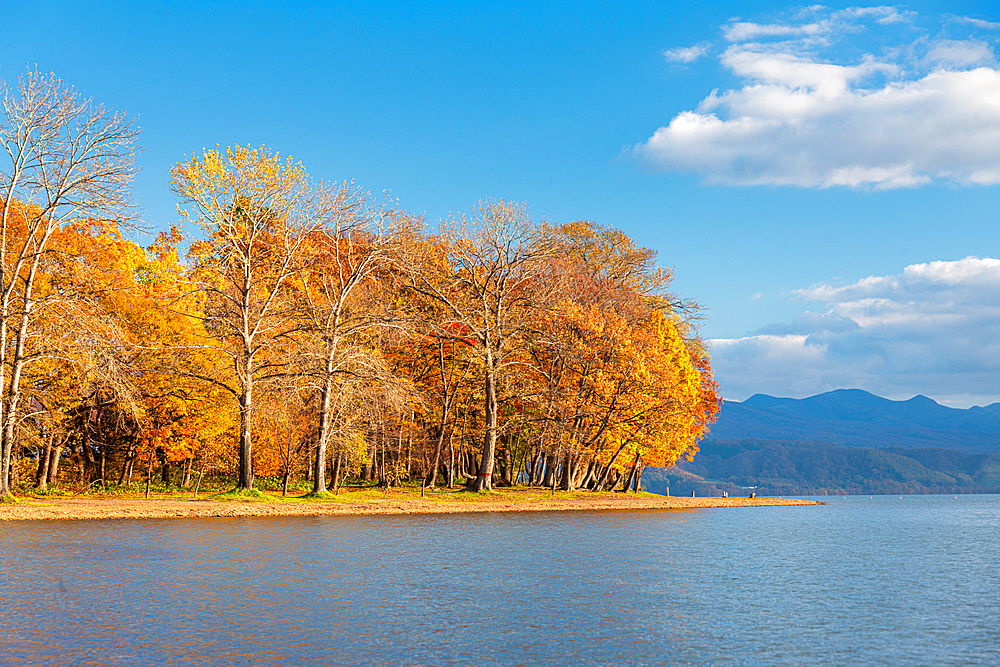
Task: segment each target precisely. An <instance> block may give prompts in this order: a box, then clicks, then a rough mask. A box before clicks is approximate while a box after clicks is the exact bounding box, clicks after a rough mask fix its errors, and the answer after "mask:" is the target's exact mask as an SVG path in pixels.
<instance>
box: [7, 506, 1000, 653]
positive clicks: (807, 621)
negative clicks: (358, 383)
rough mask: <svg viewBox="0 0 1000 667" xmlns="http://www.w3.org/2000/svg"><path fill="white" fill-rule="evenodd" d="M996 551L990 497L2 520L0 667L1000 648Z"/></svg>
mask: <svg viewBox="0 0 1000 667" xmlns="http://www.w3.org/2000/svg"><path fill="white" fill-rule="evenodd" d="M998 545H1000V497H998V496H959V497H958V498H954V497H952V496H946V497H943V496H919V497H917V496H906V497H904V498H902V499H900V498H899V497H898V496H890V497H876V498H874V499H869V498H868V497H867V496H866V497H863V498H858V497H850V498H830V499H829V504H828V505H826V506H823V507H785V508H741V509H722V510H699V511H686V512H681V511H642V512H593V513H590V512H551V513H524V514H516V513H514V514H475V515H432V516H427V515H424V516H359V517H350V516H348V517H283V518H244V519H226V518H217V519H169V520H127V521H123V520H108V521H64V522H51V521H50V522H12V523H4V524H0V554H2V563H0V600H2V602H0V664H2V665H7V664H10V665H28V664H31V665H149V664H162V663H171V662H172V663H174V664H183V665H188V664H192V665H201V664H205V665H215V664H219V665H229V664H233V665H251V664H253V665H258V664H304V663H307V662H315V663H317V664H338V665H352V664H364V665H374V664H387V663H389V664H424V663H437V664H445V665H451V664H459V663H470V662H471V663H474V664H479V665H489V664H503V665H518V664H523V665H537V664H552V665H556V664H559V665H562V664H568V663H571V662H578V663H582V664H610V663H617V664H624V665H709V664H710V665H804V664H835V665H850V664H857V665H880V664H881V665H959V664H961V665H968V664H1000V630H998V629H997V628H998V626H1000V623H998V621H997V618H998V612H1000V602H998V600H1000V558H998V555H1000V554H998V551H1000V546H998Z"/></svg>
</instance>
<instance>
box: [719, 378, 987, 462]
mask: <svg viewBox="0 0 1000 667" xmlns="http://www.w3.org/2000/svg"><path fill="white" fill-rule="evenodd" d="M743 438H757V439H762V440H796V441H802V442H827V443H833V444H838V445H848V446H857V447H880V448H884V447H907V448H924V447H937V448H944V449H958V450H963V451H978V452H1000V403H994V404H992V405H988V406H986V407H974V408H968V409H958V408H949V407H946V406H944V405H941V404H939V403H937V402H935V401H933V400H931V399H930V398H927V397H926V396H914V397H913V398H911V399H909V400H906V401H892V400H889V399H887V398H882V397H880V396H876V395H874V394H870V393H868V392H867V391H863V390H861V389H838V390H836V391H831V392H827V393H825V394H819V395H816V396H810V397H809V398H801V399H795V398H776V397H774V396H767V395H765V394H756V395H754V396H751V397H750V398H748V399H747V400H745V401H743V402H742V403H741V402H739V401H726V402H725V404H724V405H723V408H722V410H721V412H720V414H719V419H718V421H717V422H716V423H715V424H714V425H713V426H712V429H711V433H710V434H709V436H708V439H709V440H737V439H743Z"/></svg>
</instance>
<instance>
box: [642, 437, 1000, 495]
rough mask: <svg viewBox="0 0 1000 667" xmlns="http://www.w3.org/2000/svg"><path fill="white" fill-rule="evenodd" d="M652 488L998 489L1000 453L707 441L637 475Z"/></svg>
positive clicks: (787, 491) (768, 491)
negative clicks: (690, 453) (685, 456)
mask: <svg viewBox="0 0 1000 667" xmlns="http://www.w3.org/2000/svg"><path fill="white" fill-rule="evenodd" d="M642 484H643V487H644V488H645V489H646V490H647V491H651V492H653V493H666V492H667V490H668V489H669V491H670V493H671V494H672V495H684V496H686V495H688V494H690V493H691V492H692V491H693V492H694V493H695V494H697V495H699V496H721V495H722V494H723V493H724V492H728V493H729V494H730V495H731V496H734V497H735V496H737V495H746V494H747V493H748V492H749V491H750V489H751V488H752V489H753V490H755V491H756V492H757V493H758V494H760V495H766V496H775V495H810V496H815V495H834V494H857V493H864V494H875V493H879V494H896V493H899V494H902V493H1000V455H997V454H992V453H972V452H962V451H957V450H954V449H904V448H900V447H892V448H888V449H874V448H868V447H845V446H843V445H834V444H830V443H819V442H795V441H787V440H756V439H743V440H714V441H707V442H703V443H701V451H699V452H698V454H697V455H696V456H695V457H694V461H692V462H688V461H679V462H678V463H677V464H676V465H675V466H674V467H672V468H651V469H649V470H647V471H646V472H645V473H643V476H642Z"/></svg>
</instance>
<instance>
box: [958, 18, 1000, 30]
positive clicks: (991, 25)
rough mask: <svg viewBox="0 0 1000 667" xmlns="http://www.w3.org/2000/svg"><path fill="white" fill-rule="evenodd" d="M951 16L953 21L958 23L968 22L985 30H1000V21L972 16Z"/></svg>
mask: <svg viewBox="0 0 1000 667" xmlns="http://www.w3.org/2000/svg"><path fill="white" fill-rule="evenodd" d="M950 18H951V20H952V21H955V22H958V23H967V24H968V25H971V26H974V27H976V28H982V29H983V30H1000V23H995V22H993V21H984V20H982V19H974V18H972V17H971V16H952V17H950Z"/></svg>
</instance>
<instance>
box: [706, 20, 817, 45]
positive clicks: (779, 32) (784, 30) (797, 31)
mask: <svg viewBox="0 0 1000 667" xmlns="http://www.w3.org/2000/svg"><path fill="white" fill-rule="evenodd" d="M829 31H830V26H829V24H823V23H807V24H805V25H798V26H792V25H779V24H769V25H768V24H760V23H744V22H740V23H731V24H729V25H727V26H723V28H722V35H723V37H725V38H726V40H728V41H730V42H746V41H749V40H751V39H760V38H761V37H786V36H792V35H796V36H797V35H820V34H823V33H826V32H829Z"/></svg>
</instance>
